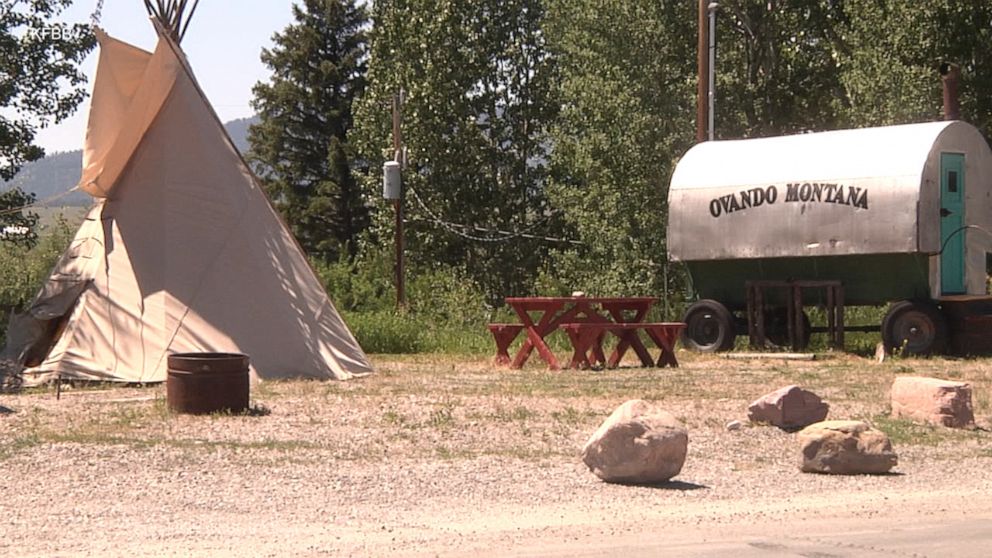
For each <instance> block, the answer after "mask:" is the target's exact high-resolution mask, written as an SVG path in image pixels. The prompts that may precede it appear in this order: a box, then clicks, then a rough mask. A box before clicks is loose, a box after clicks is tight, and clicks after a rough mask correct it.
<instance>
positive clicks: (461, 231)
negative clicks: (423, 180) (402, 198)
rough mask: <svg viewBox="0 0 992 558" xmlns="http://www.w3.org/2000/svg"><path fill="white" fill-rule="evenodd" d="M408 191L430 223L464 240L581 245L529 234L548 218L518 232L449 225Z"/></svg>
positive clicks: (572, 241)
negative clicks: (480, 234) (515, 240)
mask: <svg viewBox="0 0 992 558" xmlns="http://www.w3.org/2000/svg"><path fill="white" fill-rule="evenodd" d="M409 190H410V193H412V194H413V198H414V200H416V202H417V205H419V206H420V208H421V209H423V210H424V213H426V214H427V216H428V217H429V218H430V219H429V221H430V222H432V223H435V224H436V225H439V226H440V227H441V228H443V229H445V230H447V231H448V232H450V233H452V234H454V235H457V236H460V237H462V238H464V239H466V240H472V241H474V242H488V243H498V242H508V241H510V240H513V239H515V238H527V239H532V240H543V241H545V242H557V243H562V244H575V245H581V244H583V243H582V242H580V241H578V240H572V239H570V238H558V237H553V236H544V235H536V234H530V231H533V230H534V229H536V228H537V227H539V226H541V225H543V224H545V223H547V222H548V220H550V219H551V217H550V216H548V217H545V218H543V219H541V220H539V221H537V222H536V223H534V224H532V225H530V226H528V227H527V228H525V229H523V230H520V231H504V230H500V229H488V228H485V227H480V226H478V225H463V224H460V223H451V222H449V221H445V220H444V219H441V218H440V217H439V216H438V215H437V214H436V213H434V212H433V211H431V209H430V208H429V207H427V204H425V203H424V200H422V199H421V198H420V195H419V194H417V190H416V189H414V188H409ZM466 231H474V232H477V233H485V234H486V235H487V236H478V235H474V234H469V233H468V232H466ZM492 235H500V236H492Z"/></svg>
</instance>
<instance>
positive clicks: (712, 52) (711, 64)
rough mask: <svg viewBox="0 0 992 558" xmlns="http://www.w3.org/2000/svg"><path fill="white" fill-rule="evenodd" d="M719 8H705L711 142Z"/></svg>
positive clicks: (713, 5) (707, 96)
mask: <svg viewBox="0 0 992 558" xmlns="http://www.w3.org/2000/svg"><path fill="white" fill-rule="evenodd" d="M719 8H720V4H719V3H717V2H710V4H709V6H707V7H706V11H707V12H708V13H709V19H710V26H709V37H708V39H709V57H708V59H707V63H706V70H707V72H708V74H709V75H708V77H707V80H706V82H707V84H708V85H707V89H708V91H707V94H706V103H707V110H708V114H707V115H706V122H707V124H708V126H707V127H708V134H707V136H708V137H707V139H709V140H710V141H713V139H714V137H715V135H716V134H715V130H716V124H715V120H716V119H715V118H714V112H715V109H714V106H715V105H716V11H717V10H718V9H719Z"/></svg>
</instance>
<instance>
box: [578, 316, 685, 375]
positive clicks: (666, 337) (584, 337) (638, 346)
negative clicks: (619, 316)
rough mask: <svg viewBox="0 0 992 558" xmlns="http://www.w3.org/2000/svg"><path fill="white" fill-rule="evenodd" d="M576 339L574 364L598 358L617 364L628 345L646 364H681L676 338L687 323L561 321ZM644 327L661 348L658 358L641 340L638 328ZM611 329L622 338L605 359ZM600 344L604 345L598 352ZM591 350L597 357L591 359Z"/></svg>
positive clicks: (589, 364) (611, 365)
mask: <svg viewBox="0 0 992 558" xmlns="http://www.w3.org/2000/svg"><path fill="white" fill-rule="evenodd" d="M560 327H561V329H563V330H565V332H566V333H567V334H568V337H569V339H570V340H571V342H572V348H573V352H572V361H571V366H572V368H583V367H585V368H590V367H592V366H593V365H594V364H595V363H596V362H599V363H600V364H602V365H604V366H607V367H609V368H615V367H617V366H618V365H619V364H620V360H621V359H623V355H624V353H626V352H627V349H628V348H633V349H634V352H635V353H636V354H637V357H638V358H639V359H640V360H641V364H643V365H644V366H658V367H659V368H662V367H665V366H671V367H672V368H678V366H679V361H678V360H677V359H676V358H675V340H676V339H677V338H678V335H679V332H680V331H682V330H683V329H684V328H685V324H683V323H678V322H657V323H647V322H640V323H612V322H611V323H575V324H561V326H560ZM638 331H644V332H645V333H646V334H647V336H648V338H649V339H650V340H651V341H652V342H654V344H655V346H656V347H657V348H658V349H659V350H660V352H659V354H658V358H657V360H656V359H654V358H652V357H651V354H650V353H649V352H648V350H647V348H646V347H645V346H644V345H643V344H642V343H641V342H640V341H639V340H637V332H638ZM607 332H609V333H611V334H613V335H616V336H617V337H619V338H620V341H619V342H618V343H617V347H616V348H615V349H614V350H613V353H612V354H610V358H609V360H604V359H602V345H603V337H604V336H605V334H606V333H607ZM596 347H600V350H599V352H598V354H597V353H596V351H595V348H596ZM590 354H592V355H593V358H592V359H590V356H589V355H590Z"/></svg>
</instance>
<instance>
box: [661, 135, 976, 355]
mask: <svg viewBox="0 0 992 558" xmlns="http://www.w3.org/2000/svg"><path fill="white" fill-rule="evenodd" d="M668 203H669V222H668V248H669V254H670V257H671V259H672V260H673V261H679V262H683V263H684V264H685V266H686V268H687V270H688V273H689V276H690V278H691V281H692V286H693V289H694V291H695V292H696V294H697V295H698V296H699V298H700V300H698V301H697V302H695V303H694V304H692V305H691V306H690V307H689V308H688V310H687V312H686V315H685V319H684V321H685V322H686V323H687V328H686V333H685V336H684V338H683V341H684V343H685V344H686V345H687V346H689V347H690V348H694V349H697V350H703V351H716V350H725V349H729V348H731V347H732V346H733V343H734V338H735V336H736V335H737V334H740V333H744V332H745V331H746V332H748V333H749V334H750V335H751V339H752V342H753V341H754V340H755V339H756V331H757V332H758V333H757V335H759V336H760V337H758V338H759V339H762V340H763V339H765V338H764V337H763V335H764V334H767V335H768V337H767V339H769V340H772V341H775V340H776V339H781V337H782V336H784V335H785V334H786V333H787V334H788V337H787V338H788V339H789V340H791V342H792V344H793V345H794V346H797V347H801V346H803V345H805V342H806V340H808V335H809V331H810V329H811V328H810V325H809V320H808V318H807V317H806V315H805V314H804V312H803V310H802V305H803V304H804V303H807V304H817V305H825V306H827V307H828V309H830V312H828V318H829V322H830V324H829V325H828V328H826V329H827V330H830V328H833V329H835V330H839V331H835V333H836V334H837V337H835V340H837V339H839V341H840V344H841V345H842V344H843V331H844V329H845V328H844V325H843V309H844V307H845V306H857V305H881V304H885V303H892V304H891V306H890V307H889V311H888V313H887V314H886V315H885V318H884V319H883V321H882V324H881V325H880V326H874V327H872V328H864V327H862V328H852V327H848V328H847V329H848V330H850V329H861V330H866V329H874V330H876V331H877V330H879V329H881V331H882V337H883V340H884V341H885V343H886V345H887V346H889V347H890V348H893V347H900V348H902V349H903V350H904V351H906V352H909V353H914V354H926V353H935V352H942V351H944V350H945V349H948V348H950V349H952V350H956V351H958V352H975V351H976V350H987V349H988V348H989V347H990V346H992V341H990V338H992V333H990V327H989V326H990V324H992V321H990V319H992V302H990V300H992V299H990V298H989V297H988V296H987V289H988V277H987V262H988V261H990V253H992V233H990V232H989V231H992V223H990V221H992V151H990V150H989V146H988V144H987V143H986V141H985V139H984V138H983V137H982V135H981V133H979V131H978V130H977V129H975V127H973V126H971V125H969V124H967V123H964V122H960V121H941V122H928V123H922V124H910V125H903V126H889V127H880V128H866V129H859V130H838V131H832V132H822V133H811V134H800V135H794V136H784V137H772V138H764V139H747V140H736V141H711V142H704V143H700V144H698V145H696V146H694V147H693V148H692V149H690V150H689V151H688V152H687V153H686V154H685V156H684V157H683V158H682V159H681V161H680V162H679V163H678V165H677V167H676V169H675V172H674V174H673V176H672V182H671V187H670V189H669V194H668ZM766 287H767V288H766ZM776 287H787V288H784V289H783V288H776ZM788 287H791V290H790V289H789V288H788ZM821 287H825V288H821ZM790 293H793V294H794V295H795V296H793V294H790ZM796 303H797V304H796ZM832 312H836V313H832ZM838 322H839V323H838ZM783 324H785V325H783ZM786 326H788V327H786ZM821 329H824V328H821Z"/></svg>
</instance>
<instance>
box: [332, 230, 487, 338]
mask: <svg viewBox="0 0 992 558" xmlns="http://www.w3.org/2000/svg"><path fill="white" fill-rule="evenodd" d="M392 265H393V263H392V254H391V253H388V252H387V251H385V250H374V249H372V250H366V251H365V252H363V255H361V256H360V257H359V258H358V259H356V260H354V261H348V260H347V259H342V260H339V261H337V262H333V263H326V262H314V269H315V270H316V271H317V275H318V276H319V277H320V279H321V281H322V282H323V283H324V286H325V288H326V289H327V292H328V294H329V295H330V297H331V300H333V301H334V304H335V306H337V308H338V310H340V311H341V312H342V315H343V316H344V318H345V321H346V322H347V323H348V326H349V327H350V328H351V330H352V333H354V334H355V337H356V338H357V339H358V342H359V344H361V346H362V348H363V349H365V350H366V351H367V352H370V353H418V352H427V353H437V352H440V353H482V352H490V351H492V350H493V346H492V340H491V338H490V336H489V332H488V330H487V329H486V324H487V323H489V322H490V321H492V318H493V314H494V310H493V308H492V307H490V306H488V305H486V303H485V295H484V294H483V292H482V290H481V289H480V288H478V286H477V285H475V284H474V283H473V282H472V281H471V280H470V279H468V278H467V277H466V276H465V275H464V273H462V272H461V271H460V270H458V269H455V268H451V267H446V266H439V267H436V268H431V269H408V270H407V276H406V281H407V283H406V293H407V305H406V307H405V308H403V309H401V310H397V308H396V290H395V287H394V284H393V281H394V279H393V277H394V276H393V267H392Z"/></svg>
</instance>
